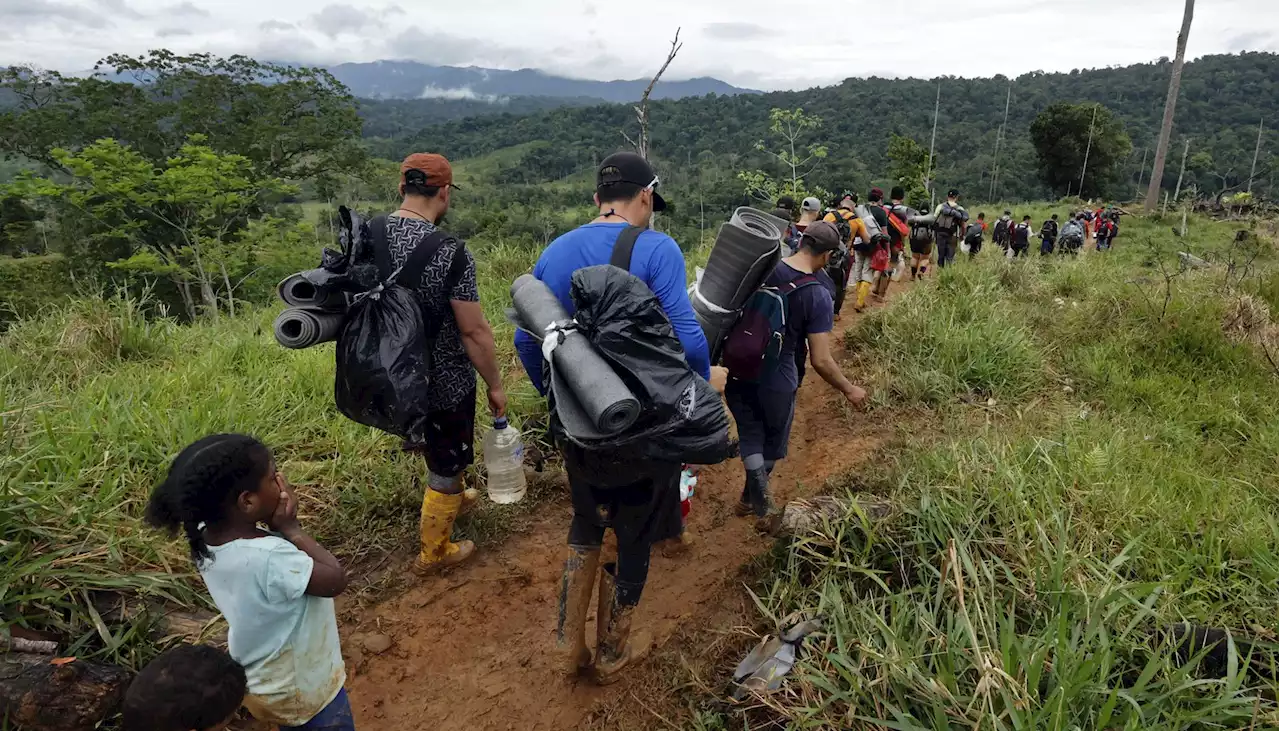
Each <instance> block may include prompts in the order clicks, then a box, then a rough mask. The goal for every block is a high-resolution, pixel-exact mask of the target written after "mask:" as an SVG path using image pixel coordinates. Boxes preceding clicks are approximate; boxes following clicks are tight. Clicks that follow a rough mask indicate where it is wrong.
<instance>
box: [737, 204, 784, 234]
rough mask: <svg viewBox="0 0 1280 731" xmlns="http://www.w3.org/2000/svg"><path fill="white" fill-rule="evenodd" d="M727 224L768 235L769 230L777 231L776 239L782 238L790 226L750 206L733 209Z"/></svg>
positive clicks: (770, 214)
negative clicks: (734, 224)
mask: <svg viewBox="0 0 1280 731" xmlns="http://www.w3.org/2000/svg"><path fill="white" fill-rule="evenodd" d="M729 222H730V223H736V224H737V225H739V226H742V227H744V228H749V229H751V230H752V231H759V232H760V233H762V234H768V233H769V232H770V230H773V231H777V232H778V233H777V236H778V238H782V237H783V236H784V235H785V234H786V233H787V227H788V226H790V225H791V222H790V221H784V220H783V219H781V218H778V217H777V216H775V215H773V214H772V213H765V212H764V211H762V210H759V209H758V208H752V207H750V206H739V207H738V208H737V209H735V210H734V212H733V215H732V216H731V217H730V218H729Z"/></svg>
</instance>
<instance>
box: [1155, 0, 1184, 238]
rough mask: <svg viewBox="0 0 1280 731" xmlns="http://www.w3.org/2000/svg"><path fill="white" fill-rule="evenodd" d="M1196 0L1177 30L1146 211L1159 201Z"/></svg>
mask: <svg viewBox="0 0 1280 731" xmlns="http://www.w3.org/2000/svg"><path fill="white" fill-rule="evenodd" d="M1195 8H1196V0H1187V6H1186V8H1185V9H1184V10H1183V11H1182V29H1181V30H1179V31H1178V52H1177V55H1176V56H1175V57H1174V59H1173V73H1172V74H1170V76H1169V93H1168V95H1167V96H1165V98H1164V119H1163V120H1162V121H1161V122H1160V139H1159V141H1158V142H1157V143H1156V160H1155V164H1154V165H1153V166H1152V168H1151V183H1150V184H1149V185H1148V186H1147V199H1146V201H1145V203H1144V205H1143V208H1145V209H1146V211H1147V213H1151V212H1152V211H1154V210H1155V209H1156V204H1157V203H1159V202H1160V182H1161V179H1162V178H1163V177H1164V159H1165V157H1167V156H1168V154H1169V135H1170V134H1172V133H1173V110H1174V108H1175V107H1177V106H1178V86H1179V85H1181V83H1182V61H1183V59H1184V58H1185V57H1186V55H1187V36H1189V35H1190V34H1191V16H1192V14H1193V13H1194V12H1195Z"/></svg>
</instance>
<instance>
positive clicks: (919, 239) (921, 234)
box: [911, 223, 933, 244]
mask: <svg viewBox="0 0 1280 731" xmlns="http://www.w3.org/2000/svg"><path fill="white" fill-rule="evenodd" d="M911 240H912V241H914V242H916V243H917V244H925V243H929V242H930V241H933V226H932V225H930V224H927V223H913V224H911Z"/></svg>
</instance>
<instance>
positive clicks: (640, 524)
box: [565, 454, 683, 606]
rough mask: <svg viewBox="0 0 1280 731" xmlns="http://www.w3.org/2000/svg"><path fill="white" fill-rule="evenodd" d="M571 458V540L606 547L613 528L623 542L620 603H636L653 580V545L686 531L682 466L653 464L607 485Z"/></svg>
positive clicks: (620, 549) (568, 457)
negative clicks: (638, 476) (645, 470)
mask: <svg viewBox="0 0 1280 731" xmlns="http://www.w3.org/2000/svg"><path fill="white" fill-rule="evenodd" d="M565 456H566V459H565V466H566V468H567V472H568V476H569V493H570V497H571V498H572V500H573V522H571V523H570V524H569V544H570V545H574V546H600V545H601V544H603V543H604V533H605V530H606V529H609V528H612V529H613V533H614V536H615V537H616V538H617V540H618V566H617V571H616V573H615V584H616V587H617V597H618V603H619V604H623V605H629V606H635V605H636V604H638V603H639V602H640V595H641V594H642V593H643V592H644V585H645V582H646V581H647V580H648V578H649V554H650V548H651V546H652V545H653V544H654V543H656V542H658V541H662V540H666V539H668V538H674V537H675V536H678V535H680V531H681V528H682V524H683V518H682V515H681V513H680V470H681V465H678V464H674V465H666V464H662V465H657V464H650V465H647V467H648V471H649V472H650V474H649V475H648V476H646V477H642V478H641V479H638V480H636V481H634V482H631V483H629V484H619V485H617V486H616V487H601V486H599V484H598V483H597V481H595V480H592V478H591V475H590V474H589V473H587V472H585V471H584V470H583V467H582V466H581V465H580V464H578V462H577V461H576V460H575V459H574V457H573V456H571V455H568V454H566V455H565ZM639 471H643V470H639ZM632 474H634V473H632Z"/></svg>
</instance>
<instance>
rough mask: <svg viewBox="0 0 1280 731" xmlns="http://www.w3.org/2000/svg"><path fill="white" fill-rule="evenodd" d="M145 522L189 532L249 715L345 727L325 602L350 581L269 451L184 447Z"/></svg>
mask: <svg viewBox="0 0 1280 731" xmlns="http://www.w3.org/2000/svg"><path fill="white" fill-rule="evenodd" d="M147 522H148V523H150V524H151V525H154V526H156V527H159V528H164V529H167V530H168V531H170V532H171V533H174V534H176V533H177V531H178V529H179V528H181V529H182V530H183V531H184V532H185V533H186V537H187V541H188V542H189V543H190V544H191V557H192V559H193V560H194V561H195V563H196V568H198V569H199V570H200V575H201V576H202V577H203V578H204V582H205V585H206V586H207V587H209V594H211V595H212V596H213V603H214V604H216V605H217V607H218V609H219V610H221V611H222V614H223V616H225V617H226V618H227V624H228V625H229V626H230V631H229V633H228V635H227V640H228V649H229V650H230V652H231V657H233V658H234V659H235V660H236V662H238V663H240V664H241V665H243V666H244V669H245V676H246V679H247V681H248V695H247V696H246V697H245V701H244V705H245V707H246V708H248V709H249V711H250V712H251V713H253V715H254V716H255V717H257V718H258V719H260V720H263V721H267V722H269V723H276V724H279V725H280V728H281V729H282V731H290V730H291V729H305V730H306V731H351V730H353V729H354V728H355V724H354V721H353V719H352V716H351V704H350V703H349V702H348V700H347V694H346V691H345V690H343V687H342V685H343V683H344V682H346V669H345V667H344V665H343V662H342V652H341V649H340V648H339V646H338V623H337V620H336V619H335V617H334V613H333V599H332V598H331V597H334V596H337V595H338V594H340V593H342V591H343V589H345V588H346V586H347V575H346V572H345V571H343V569H342V565H341V564H339V563H338V560H337V559H336V558H334V557H333V554H331V553H329V552H328V551H326V550H325V549H324V548H323V547H322V546H321V545H320V544H318V543H316V542H315V541H314V540H312V539H311V538H310V537H309V536H308V535H307V534H306V533H303V532H302V528H301V527H299V525H298V504H297V502H296V501H295V500H294V497H293V495H292V494H290V492H289V485H288V484H287V483H286V482H285V479H284V476H283V475H281V474H280V473H279V472H278V471H277V470H276V464H275V460H274V459H273V458H272V456H271V451H270V450H269V449H267V447H266V446H264V445H263V444H262V443H261V442H259V441H258V440H256V439H254V438H252V437H247V436H242V435H239V434H216V435H214V436H209V437H205V438H204V439H201V440H200V441H198V442H196V443H195V444H192V445H191V446H189V447H187V448H186V449H184V450H182V452H181V453H180V454H179V455H178V457H177V459H175V460H174V461H173V465H172V466H171V467H170V468H169V476H168V477H167V478H166V479H165V481H164V483H163V484H161V485H160V486H159V487H157V488H156V489H155V492H153V493H152V494H151V502H150V504H148V505H147ZM259 523H262V524H266V526H267V527H268V528H270V531H264V530H262V529H260V528H259V527H258V524H259Z"/></svg>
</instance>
